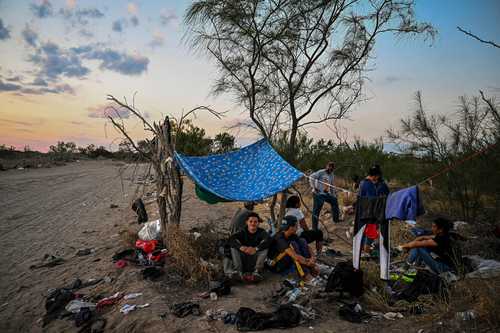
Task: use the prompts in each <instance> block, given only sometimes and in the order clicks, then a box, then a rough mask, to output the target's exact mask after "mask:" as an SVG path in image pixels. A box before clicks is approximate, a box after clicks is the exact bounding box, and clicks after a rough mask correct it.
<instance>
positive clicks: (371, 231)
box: [365, 223, 378, 239]
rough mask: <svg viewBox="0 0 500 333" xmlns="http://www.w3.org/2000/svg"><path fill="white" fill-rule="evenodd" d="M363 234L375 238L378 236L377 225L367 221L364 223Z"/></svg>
mask: <svg viewBox="0 0 500 333" xmlns="http://www.w3.org/2000/svg"><path fill="white" fill-rule="evenodd" d="M365 236H366V237H368V238H370V239H377V238H378V225H376V224H373V223H369V224H367V225H366V228H365Z"/></svg>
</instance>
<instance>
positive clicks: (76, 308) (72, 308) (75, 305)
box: [65, 299, 96, 313]
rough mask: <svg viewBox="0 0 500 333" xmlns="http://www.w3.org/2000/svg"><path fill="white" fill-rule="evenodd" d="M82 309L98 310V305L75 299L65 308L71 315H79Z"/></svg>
mask: <svg viewBox="0 0 500 333" xmlns="http://www.w3.org/2000/svg"><path fill="white" fill-rule="evenodd" d="M81 308H89V310H94V309H95V308H96V304H94V303H89V302H84V301H82V300H79V299H74V300H72V301H71V302H69V303H68V305H66V307H65V309H66V311H68V312H71V313H78V312H80V309H81Z"/></svg>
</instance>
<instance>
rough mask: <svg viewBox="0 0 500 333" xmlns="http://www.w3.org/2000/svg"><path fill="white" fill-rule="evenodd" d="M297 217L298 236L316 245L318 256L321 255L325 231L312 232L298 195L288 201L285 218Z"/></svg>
mask: <svg viewBox="0 0 500 333" xmlns="http://www.w3.org/2000/svg"><path fill="white" fill-rule="evenodd" d="M290 215H291V216H295V217H296V218H297V221H298V222H299V223H298V226H297V236H299V237H300V238H303V239H305V240H306V242H307V243H308V244H309V243H312V242H315V243H316V255H320V254H321V251H322V248H323V231H321V230H319V229H318V230H310V229H309V227H308V225H307V223H306V219H305V217H304V213H302V211H301V210H300V198H299V197H298V196H296V195H292V196H291V197H289V198H288V199H287V200H286V210H285V216H290Z"/></svg>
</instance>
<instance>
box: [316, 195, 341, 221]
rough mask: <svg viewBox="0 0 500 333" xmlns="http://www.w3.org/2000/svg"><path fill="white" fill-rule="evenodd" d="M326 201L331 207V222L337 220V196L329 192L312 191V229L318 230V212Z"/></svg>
mask: <svg viewBox="0 0 500 333" xmlns="http://www.w3.org/2000/svg"><path fill="white" fill-rule="evenodd" d="M325 202H328V203H329V204H330V206H331V207H332V220H333V223H337V222H338V221H339V203H338V201H337V198H336V197H334V196H333V195H331V194H330V193H314V195H313V213H312V229H313V230H318V221H319V214H320V213H321V208H323V204H324V203H325Z"/></svg>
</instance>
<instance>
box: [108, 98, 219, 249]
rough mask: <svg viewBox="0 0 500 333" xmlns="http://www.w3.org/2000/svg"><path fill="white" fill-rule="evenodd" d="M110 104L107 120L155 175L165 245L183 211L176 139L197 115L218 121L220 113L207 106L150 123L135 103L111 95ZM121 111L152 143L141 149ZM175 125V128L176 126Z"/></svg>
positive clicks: (146, 142) (143, 145)
mask: <svg viewBox="0 0 500 333" xmlns="http://www.w3.org/2000/svg"><path fill="white" fill-rule="evenodd" d="M108 100H109V101H111V102H112V103H113V104H114V105H113V106H110V111H111V112H108V114H107V116H108V119H109V120H110V121H111V123H112V124H113V126H114V127H115V128H116V129H117V130H118V131H119V132H120V133H121V134H122V135H123V136H124V137H125V139H126V140H127V141H128V143H129V144H130V145H131V146H132V147H133V148H134V150H135V151H137V152H138V153H139V154H141V156H142V157H143V158H144V159H145V160H147V161H148V162H149V163H151V165H152V166H153V168H154V170H155V172H156V191H157V193H158V196H157V204H158V209H159V213H160V221H161V223H162V230H163V232H164V235H163V239H164V240H165V241H166V239H167V238H166V232H167V228H166V226H167V224H169V223H173V224H179V223H180V220H181V210H182V192H183V181H182V177H181V171H180V169H179V166H178V165H177V163H176V160H175V138H176V137H177V136H178V134H179V133H178V132H176V131H181V130H182V129H183V128H184V126H183V125H184V123H185V122H186V121H187V119H188V118H189V117H190V116H193V115H194V114H195V113H196V112H197V111H208V112H209V113H211V114H212V115H214V116H216V117H217V118H220V117H221V113H218V112H216V111H214V110H212V109H211V108H209V107H207V106H198V107H196V108H194V109H192V110H190V111H188V112H187V113H185V114H184V113H183V114H182V115H181V117H180V118H179V119H175V118H169V117H168V116H167V117H165V118H164V119H163V120H162V121H159V122H153V123H150V122H149V121H148V120H147V119H146V118H145V117H144V116H143V115H142V114H141V112H140V111H139V110H138V109H137V108H136V107H135V103H132V105H130V104H128V102H127V100H126V99H124V101H120V100H118V99H116V98H115V97H114V96H112V95H108ZM118 108H123V109H125V110H127V111H128V112H130V113H131V114H132V115H133V116H135V117H136V118H137V119H139V120H140V121H141V122H142V124H143V126H144V129H145V130H147V131H149V132H151V134H152V135H153V138H152V139H146V140H145V141H144V143H143V144H142V145H141V146H139V145H137V144H136V142H135V141H134V140H133V139H132V138H131V136H130V134H129V133H128V132H127V129H126V128H125V124H124V122H123V121H122V119H121V117H120V113H119V112H118ZM174 124H175V126H173V125H174Z"/></svg>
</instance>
